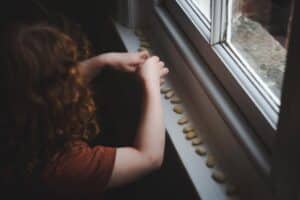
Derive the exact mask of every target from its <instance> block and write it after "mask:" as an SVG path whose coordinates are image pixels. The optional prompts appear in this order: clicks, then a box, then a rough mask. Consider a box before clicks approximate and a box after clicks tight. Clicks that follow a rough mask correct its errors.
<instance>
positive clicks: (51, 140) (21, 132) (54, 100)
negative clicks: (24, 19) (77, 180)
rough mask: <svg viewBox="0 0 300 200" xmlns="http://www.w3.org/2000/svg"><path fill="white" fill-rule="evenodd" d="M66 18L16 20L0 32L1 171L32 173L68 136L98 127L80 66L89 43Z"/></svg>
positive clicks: (92, 133)
mask: <svg viewBox="0 0 300 200" xmlns="http://www.w3.org/2000/svg"><path fill="white" fill-rule="evenodd" d="M67 24H68V23H67V22H66V21H63V22H61V24H60V25H62V27H63V28H61V27H60V28H59V27H58V26H54V25H49V24H48V23H38V24H26V25H24V24H23V25H21V24H19V25H14V26H10V28H8V29H6V31H4V32H3V33H2V35H1V48H0V54H1V55H0V56H1V59H0V67H1V69H0V70H1V76H2V77H1V80H0V85H1V86H0V87H1V94H2V100H1V101H2V102H1V112H0V159H1V164H0V171H3V170H4V171H5V169H6V168H7V167H9V168H12V169H13V173H14V174H16V175H17V176H21V177H31V176H33V175H34V173H36V172H37V171H39V169H42V168H43V166H44V165H45V164H46V162H48V161H49V160H50V159H51V157H53V155H54V154H56V153H57V152H61V151H63V150H66V149H67V148H68V144H69V143H68V142H69V141H71V140H73V139H84V140H87V138H91V137H93V136H95V135H96V134H97V132H98V131H99V129H98V126H97V123H96V119H95V105H94V101H93V98H92V94H91V91H90V90H89V89H88V87H87V85H86V83H85V82H84V81H83V79H82V77H81V76H80V73H79V70H78V66H79V63H80V61H81V60H83V59H85V58H87V57H88V56H89V55H90V51H89V46H90V45H89V43H88V42H87V40H86V39H84V38H85V37H83V36H82V35H81V34H79V32H78V30H79V29H78V28H76V30H75V31H74V29H72V27H71V26H70V25H67ZM66 25H67V26H66ZM72 31H73V32H75V33H76V35H69V33H70V32H72ZM0 174H1V173H0Z"/></svg>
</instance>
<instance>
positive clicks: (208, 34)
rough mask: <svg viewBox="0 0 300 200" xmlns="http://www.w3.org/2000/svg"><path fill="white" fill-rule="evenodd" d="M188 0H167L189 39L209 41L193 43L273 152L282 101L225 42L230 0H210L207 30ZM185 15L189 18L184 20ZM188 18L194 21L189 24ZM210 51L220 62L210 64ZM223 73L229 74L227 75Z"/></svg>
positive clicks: (167, 4) (175, 18)
mask: <svg viewBox="0 0 300 200" xmlns="http://www.w3.org/2000/svg"><path fill="white" fill-rule="evenodd" d="M189 1H191V0H165V4H166V7H168V10H169V12H170V14H171V15H172V16H173V18H174V20H175V21H176V22H178V24H179V26H180V28H181V29H182V30H183V31H184V32H185V33H186V35H187V37H188V38H189V39H190V41H197V43H198V41H201V40H202V41H203V39H204V40H205V41H206V43H208V44H209V45H206V47H203V45H202V46H201V45H200V43H201V42H199V44H197V43H195V44H194V45H195V47H196V49H197V50H198V53H199V54H200V55H203V56H204V59H206V61H207V63H208V65H209V67H210V70H211V71H213V72H214V73H215V75H216V77H217V78H218V80H219V81H220V82H221V83H222V84H223V85H224V87H225V89H226V91H227V92H228V93H229V94H230V96H231V97H232V98H233V99H234V100H235V102H236V103H237V105H238V106H239V108H240V110H241V112H242V113H243V115H244V116H245V118H246V119H247V120H248V122H249V124H250V126H252V127H253V129H254V130H255V131H254V132H255V135H256V136H258V137H259V138H260V139H261V140H262V144H263V145H264V146H266V148H267V149H268V151H270V152H271V151H272V148H273V142H274V139H275V135H276V131H277V121H278V116H279V108H280V107H279V101H278V99H277V98H276V97H275V95H274V94H273V93H272V92H271V91H270V89H269V88H268V87H267V86H266V85H265V84H264V83H263V82H262V80H261V79H260V78H259V77H258V75H257V74H256V73H255V72H254V71H253V69H252V68H251V66H249V65H248V64H247V62H246V61H245V60H244V59H243V58H242V57H241V56H239V53H238V52H237V51H236V50H234V49H235V48H232V46H231V45H230V43H228V42H225V41H226V39H227V38H228V30H227V28H228V27H230V20H228V19H230V18H229V17H230V15H231V12H230V11H229V10H228V9H227V8H228V6H230V2H231V0H211V27H210V29H209V30H208V31H203V30H207V26H205V24H204V23H203V19H201V15H199V14H198V15H197V10H195V9H191V8H189V4H188V3H187V2H189ZM171 4H177V7H179V8H180V9H181V10H182V11H183V13H184V14H182V13H181V14H180V13H179V12H180V11H179V10H178V8H176V5H171ZM228 11H229V12H228ZM198 13H199V12H198ZM183 15H185V18H188V20H187V19H183V18H184V17H183ZM220 19H222V20H220ZM188 21H190V22H191V23H187V22H188ZM201 22H202V23H201ZM192 26H194V27H192ZM195 28H196V30H195ZM193 29H194V30H193ZM229 31H230V30H229ZM199 33H200V34H199ZM202 43H203V42H202ZM211 50H213V54H215V55H217V57H218V58H219V59H220V60H221V64H219V65H215V64H211V65H210V63H214V62H213V61H211V60H210V59H211V58H210V57H211V56H210V55H209V54H212V53H207V51H211ZM228 72H229V73H228ZM224 73H227V74H226V76H225V75H224Z"/></svg>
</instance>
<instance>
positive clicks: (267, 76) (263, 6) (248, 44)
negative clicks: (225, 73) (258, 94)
mask: <svg viewBox="0 0 300 200" xmlns="http://www.w3.org/2000/svg"><path fill="white" fill-rule="evenodd" d="M290 5H291V1H289V0H231V1H230V4H229V5H228V9H229V12H228V13H229V17H228V18H229V19H228V21H229V23H228V26H229V27H227V32H226V33H227V35H226V36H227V38H226V41H227V43H228V44H229V46H230V47H231V49H232V50H233V51H234V52H235V53H236V54H237V55H238V57H239V58H240V59H241V60H242V62H243V63H244V64H245V68H246V69H247V70H249V71H250V72H251V73H250V74H251V75H252V77H249V78H251V79H252V81H257V82H258V83H262V84H263V85H260V86H259V87H260V88H259V89H260V90H262V92H264V93H268V92H269V93H271V94H269V95H271V96H273V100H274V101H276V102H279V99H280V95H281V87H282V80H283V74H284V70H285V62H286V54H287V50H286V46H287V31H288V21H289V16H290ZM264 88H265V89H264Z"/></svg>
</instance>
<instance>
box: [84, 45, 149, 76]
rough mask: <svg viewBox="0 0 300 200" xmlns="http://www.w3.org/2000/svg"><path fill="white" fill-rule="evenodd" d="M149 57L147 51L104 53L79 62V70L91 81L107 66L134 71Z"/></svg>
mask: <svg viewBox="0 0 300 200" xmlns="http://www.w3.org/2000/svg"><path fill="white" fill-rule="evenodd" d="M148 57H149V53H148V52H147V51H143V52H138V53H104V54H100V55H98V56H95V57H92V58H90V59H87V60H85V61H83V62H81V63H80V64H79V71H80V73H81V74H82V76H83V77H84V79H85V80H86V81H88V82H89V81H91V80H92V79H93V78H94V77H95V76H96V75H97V74H99V72H100V71H101V70H102V69H103V68H104V67H106V66H110V67H112V68H113V69H116V70H121V71H127V72H134V71H136V68H137V67H138V66H139V65H140V64H142V63H144V62H145V60H146V59H147V58H148Z"/></svg>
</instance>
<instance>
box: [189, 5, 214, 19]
mask: <svg viewBox="0 0 300 200" xmlns="http://www.w3.org/2000/svg"><path fill="white" fill-rule="evenodd" d="M210 1H211V0H189V2H190V3H191V5H194V6H195V7H196V8H197V9H198V10H199V12H201V13H202V14H203V15H204V17H205V18H206V20H207V21H209V22H210V21H211V15H210V12H211V9H210V7H211V2H210Z"/></svg>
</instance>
